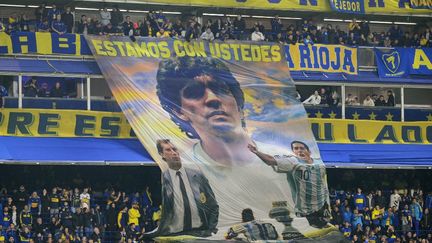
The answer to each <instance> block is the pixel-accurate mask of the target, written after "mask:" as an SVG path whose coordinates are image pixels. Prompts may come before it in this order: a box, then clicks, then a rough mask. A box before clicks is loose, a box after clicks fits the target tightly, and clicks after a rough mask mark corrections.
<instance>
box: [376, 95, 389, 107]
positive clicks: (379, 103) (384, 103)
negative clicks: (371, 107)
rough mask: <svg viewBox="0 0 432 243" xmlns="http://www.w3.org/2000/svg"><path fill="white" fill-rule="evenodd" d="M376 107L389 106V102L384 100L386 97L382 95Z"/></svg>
mask: <svg viewBox="0 0 432 243" xmlns="http://www.w3.org/2000/svg"><path fill="white" fill-rule="evenodd" d="M375 106H387V102H386V101H385V99H384V95H380V96H379V98H378V100H377V101H376V102H375Z"/></svg>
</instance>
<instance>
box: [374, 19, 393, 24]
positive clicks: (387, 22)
mask: <svg viewBox="0 0 432 243" xmlns="http://www.w3.org/2000/svg"><path fill="white" fill-rule="evenodd" d="M369 23H371V24H393V22H389V21H375V20H371V21H369Z"/></svg>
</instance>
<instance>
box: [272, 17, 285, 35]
mask: <svg viewBox="0 0 432 243" xmlns="http://www.w3.org/2000/svg"><path fill="white" fill-rule="evenodd" d="M282 27H283V24H282V20H281V19H280V18H279V15H276V16H275V17H274V18H273V19H272V20H271V30H272V36H273V39H275V38H276V35H277V34H278V33H280V32H281V30H282Z"/></svg>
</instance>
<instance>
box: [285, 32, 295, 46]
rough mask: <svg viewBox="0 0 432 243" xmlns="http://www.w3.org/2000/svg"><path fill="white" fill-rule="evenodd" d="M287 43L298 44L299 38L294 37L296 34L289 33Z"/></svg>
mask: <svg viewBox="0 0 432 243" xmlns="http://www.w3.org/2000/svg"><path fill="white" fill-rule="evenodd" d="M287 44H291V45H295V44H297V40H296V39H294V36H293V35H292V34H290V35H288V37H287Z"/></svg>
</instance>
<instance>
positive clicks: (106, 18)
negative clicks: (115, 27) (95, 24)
mask: <svg viewBox="0 0 432 243" xmlns="http://www.w3.org/2000/svg"><path fill="white" fill-rule="evenodd" d="M100 15H101V24H102V25H103V26H105V25H107V24H109V23H110V20H111V13H110V12H108V11H106V12H105V11H101V12H100Z"/></svg>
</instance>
